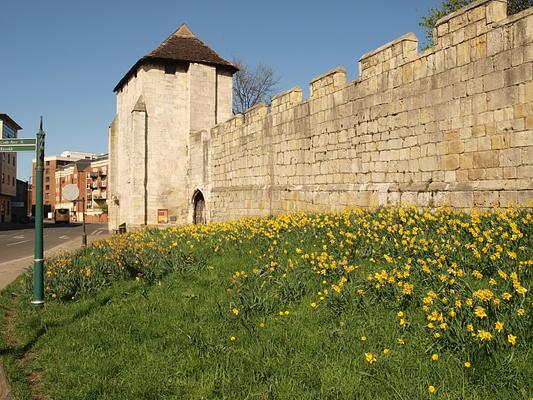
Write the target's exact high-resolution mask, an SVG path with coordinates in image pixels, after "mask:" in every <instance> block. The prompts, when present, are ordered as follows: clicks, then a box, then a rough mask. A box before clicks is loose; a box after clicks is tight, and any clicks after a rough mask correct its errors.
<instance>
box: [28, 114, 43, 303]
mask: <svg viewBox="0 0 533 400" xmlns="http://www.w3.org/2000/svg"><path fill="white" fill-rule="evenodd" d="M44 136H45V134H44V131H43V117H41V124H40V127H39V132H37V139H36V149H35V159H36V168H35V181H36V182H35V186H34V187H35V190H36V195H35V203H36V204H35V257H34V264H33V300H32V301H31V304H32V305H33V306H34V307H35V308H41V307H43V305H44V253H43V172H44ZM34 140H35V139H34Z"/></svg>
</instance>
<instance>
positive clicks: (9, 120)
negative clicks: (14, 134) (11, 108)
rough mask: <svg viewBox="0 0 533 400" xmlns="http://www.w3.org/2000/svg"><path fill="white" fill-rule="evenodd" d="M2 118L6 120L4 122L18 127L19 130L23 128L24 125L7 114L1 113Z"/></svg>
mask: <svg viewBox="0 0 533 400" xmlns="http://www.w3.org/2000/svg"><path fill="white" fill-rule="evenodd" d="M0 120H2V121H4V123H6V124H8V125H9V126H10V127H12V128H14V129H16V130H17V131H20V130H21V129H22V127H21V126H20V125H19V124H17V123H16V122H15V121H13V119H12V118H11V117H10V116H9V115H7V114H0Z"/></svg>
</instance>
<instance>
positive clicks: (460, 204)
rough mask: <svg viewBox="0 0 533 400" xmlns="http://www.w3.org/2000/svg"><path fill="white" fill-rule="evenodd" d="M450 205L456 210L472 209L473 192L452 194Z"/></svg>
mask: <svg viewBox="0 0 533 400" xmlns="http://www.w3.org/2000/svg"><path fill="white" fill-rule="evenodd" d="M450 205H451V206H452V207H455V208H472V206H473V205H474V194H473V192H459V191H458V192H452V193H450Z"/></svg>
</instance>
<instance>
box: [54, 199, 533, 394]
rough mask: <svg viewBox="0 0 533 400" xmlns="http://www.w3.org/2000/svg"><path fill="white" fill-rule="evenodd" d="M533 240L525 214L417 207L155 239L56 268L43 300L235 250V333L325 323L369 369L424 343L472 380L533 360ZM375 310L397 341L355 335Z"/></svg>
mask: <svg viewBox="0 0 533 400" xmlns="http://www.w3.org/2000/svg"><path fill="white" fill-rule="evenodd" d="M532 230H533V218H532V215H531V212H530V211H529V209H526V208H518V209H517V208H510V209H506V210H501V211H495V212H477V211H472V212H470V213H461V212H454V211H451V210H448V209H436V210H430V209H418V208H415V207H401V208H395V207H390V208H378V209H373V210H361V209H355V210H347V211H344V212H340V213H336V214H305V213H294V214H288V215H282V216H278V217H268V218H256V219H243V220H239V221H234V222H228V223H213V224H208V225H197V226H184V227H177V228H171V229H166V230H155V229H147V230H141V231H137V232H133V233H130V234H127V235H120V236H113V237H111V238H110V239H108V240H106V241H103V242H99V243H96V244H93V245H92V246H90V247H89V248H88V249H87V250H85V251H82V252H80V253H77V254H74V255H62V256H60V257H57V258H55V259H53V260H51V261H49V262H48V263H47V273H46V292H47V294H48V296H49V298H51V299H54V300H57V301H70V300H72V299H75V298H76V297H77V296H80V295H81V294H83V293H88V292H91V291H94V290H97V289H98V288H101V287H105V286H108V285H110V284H111V283H112V282H113V281H117V280H121V279H136V280H137V281H138V282H139V284H144V283H146V284H152V283H154V282H158V281H159V280H160V279H163V278H164V276H165V275H166V274H169V273H172V272H175V271H180V270H193V269H195V270H198V271H202V270H204V269H205V270H207V269H208V268H209V260H211V259H213V257H225V255H226V254H235V252H236V253H237V254H239V255H240V256H241V259H242V260H246V265H236V268H235V270H234V272H233V274H232V276H231V278H230V279H229V280H228V282H227V285H228V286H227V291H226V296H227V297H226V298H225V299H220V303H219V304H224V305H225V306H226V307H227V318H228V319H229V321H230V322H231V323H236V324H244V325H245V326H247V327H249V328H247V329H249V330H250V331H252V330H254V329H258V328H260V330H261V331H266V330H268V327H269V325H270V324H276V323H277V324H286V326H287V329H290V324H291V319H292V318H294V316H295V315H296V316H297V315H298V313H303V312H308V313H309V314H310V316H309V317H308V318H312V320H313V321H315V322H314V323H317V324H320V323H321V320H323V321H329V320H331V319H332V318H336V319H339V320H341V322H342V324H340V325H339V327H338V328H336V329H338V330H339V332H346V333H343V334H351V335H353V342H354V346H353V348H352V349H346V351H353V353H354V354H353V359H354V360H355V361H354V362H357V363H361V364H362V365H364V366H366V367H367V368H377V367H379V366H380V364H383V363H387V360H388V359H390V358H394V357H401V354H402V352H403V351H407V350H404V349H406V348H408V347H409V344H410V342H413V341H422V342H423V343H424V344H425V346H426V348H427V352H426V353H425V354H420V357H421V359H424V360H426V361H425V362H427V363H428V364H430V365H432V367H431V368H437V366H438V364H439V363H441V362H443V361H442V360H443V359H450V358H453V359H454V360H456V363H457V368H459V369H461V370H464V371H465V373H467V372H468V373H470V371H475V370H476V367H478V366H479V363H487V362H489V361H486V360H488V359H495V358H499V359H501V358H502V357H512V354H513V352H514V351H518V349H523V351H531V343H532V342H533V323H532V320H533V319H532V318H531V311H532V297H531V290H532V282H533V279H532V278H533V257H532V256H533V243H532V235H531V233H532ZM369 304H380V305H381V307H382V308H383V309H384V310H389V311H390V312H389V313H388V314H387V315H389V317H388V318H389V319H390V320H389V321H388V322H390V324H392V326H394V327H395V328H394V331H393V332H391V333H390V335H389V336H388V339H384V338H383V335H379V334H378V333H377V332H375V331H374V332H373V331H368V332H361V330H360V329H359V330H358V329H354V330H353V332H350V326H349V325H347V324H345V323H344V322H343V320H342V318H343V315H344V314H345V313H346V310H348V309H350V310H357V312H360V313H361V314H364V313H365V312H366V311H365V310H366V309H367V308H368V305H369ZM304 310H305V311H304ZM235 337H236V336H233V335H232V336H231V337H230V341H231V342H235V345H237V344H239V345H240V342H241V337H240V336H239V339H238V340H237V339H236V338H235ZM226 340H227V339H226ZM324 340H327V338H324ZM472 373H473V372H472ZM424 385H425V386H424V388H425V389H424V390H425V392H426V393H428V394H429V395H438V393H439V392H440V391H441V389H440V388H439V386H438V382H425V384H424Z"/></svg>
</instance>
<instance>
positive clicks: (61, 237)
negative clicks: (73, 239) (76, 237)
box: [59, 235, 68, 239]
mask: <svg viewBox="0 0 533 400" xmlns="http://www.w3.org/2000/svg"><path fill="white" fill-rule="evenodd" d="M59 239H68V236H67V235H63V236H59Z"/></svg>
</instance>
